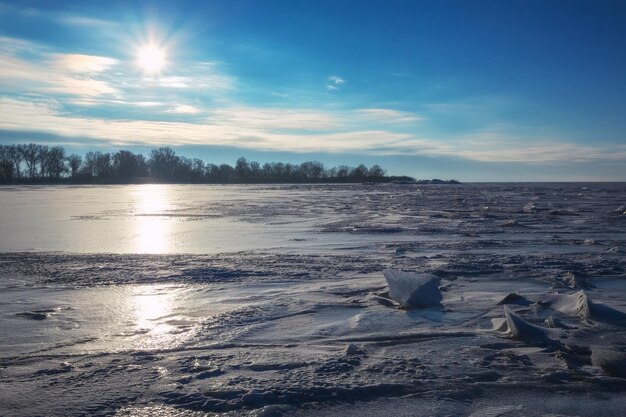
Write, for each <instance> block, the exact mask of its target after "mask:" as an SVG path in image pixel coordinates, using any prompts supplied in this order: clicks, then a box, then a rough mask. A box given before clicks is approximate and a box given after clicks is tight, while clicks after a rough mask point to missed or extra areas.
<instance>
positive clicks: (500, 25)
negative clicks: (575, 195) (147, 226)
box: [0, 0, 626, 181]
mask: <svg viewBox="0 0 626 417" xmlns="http://www.w3.org/2000/svg"><path fill="white" fill-rule="evenodd" d="M148 46H149V47H153V48H156V49H157V50H159V51H162V53H163V55H164V57H165V65H164V66H163V67H162V68H161V69H160V70H158V71H154V72H151V71H147V70H146V66H145V65H144V63H142V62H139V61H138V56H139V55H140V54H141V53H142V51H143V50H145V48H146V47H148ZM625 46H626V3H624V2H622V1H593V2H592V1H545V0H542V1H511V2H502V1H472V2H470V1H396V2H394V1H385V2H382V1H377V2H373V1H315V2H311V1H295V0H292V1H269V0H268V1H263V2H259V1H206V2H197V1H188V2H185V1H177V2H169V1H168V2H165V1H164V2H134V3H132V4H131V2H128V1H115V0H108V1H106V2H103V1H93V2H92V1H81V2H75V1H54V2H51V1H39V2H38V1H21V2H4V3H2V2H0V143H13V142H27V141H33V142H40V143H43V142H45V143H55V144H56V143H58V144H62V145H63V146H65V147H66V148H68V149H69V150H71V151H76V152H84V151H86V150H92V149H96V148H97V149H102V150H116V149H119V148H127V149H132V150H136V151H144V152H145V151H147V150H148V149H150V148H151V147H154V146H165V145H167V146H172V147H174V148H175V149H176V150H177V151H178V152H179V153H181V154H183V155H186V156H190V157H195V156H198V157H202V158H203V159H205V160H207V161H212V162H218V163H221V162H228V163H233V161H234V160H235V159H236V158H237V157H239V156H242V155H243V156H246V157H248V158H249V159H254V160H258V161H261V162H265V161H273V160H282V161H289V162H302V161H305V160H311V159H317V160H320V161H322V162H324V163H326V164H329V165H335V164H340V163H347V164H353V165H354V164H357V163H360V162H364V163H366V164H373V163H379V164H381V165H383V166H384V167H385V168H387V169H388V171H389V172H390V173H394V174H408V175H412V176H416V177H419V178H431V177H443V178H457V179H460V180H463V181H537V180H540V181H541V180H545V181H551V180H571V181H578V180H609V181H624V180H626V169H625V168H626V137H625V135H624V132H626V117H624V115H625V114H626V47H625Z"/></svg>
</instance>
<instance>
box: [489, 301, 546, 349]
mask: <svg viewBox="0 0 626 417" xmlns="http://www.w3.org/2000/svg"><path fill="white" fill-rule="evenodd" d="M504 316H505V317H506V327H507V333H509V334H510V335H511V336H513V337H514V338H515V339H519V340H522V341H524V342H529V343H533V342H534V343H536V342H542V343H543V342H550V339H549V338H548V335H547V333H548V330H547V329H543V328H541V327H539V326H535V325H534V324H531V323H529V322H527V321H526V320H524V319H523V318H521V317H520V316H518V315H517V314H515V313H513V312H512V311H511V310H509V308H508V307H507V306H504ZM502 327H503V326H501V328H502Z"/></svg>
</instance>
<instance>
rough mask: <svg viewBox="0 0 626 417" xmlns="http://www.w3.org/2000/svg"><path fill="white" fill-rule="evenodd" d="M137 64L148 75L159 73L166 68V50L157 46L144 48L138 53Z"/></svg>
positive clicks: (151, 45)
mask: <svg viewBox="0 0 626 417" xmlns="http://www.w3.org/2000/svg"><path fill="white" fill-rule="evenodd" d="M137 64H138V65H139V67H140V68H141V69H142V70H143V71H144V72H145V73H147V74H155V73H158V72H160V71H161V70H162V69H163V67H164V66H165V50H164V49H163V48H160V47H159V46H157V45H155V44H149V45H145V46H142V47H141V48H139V50H138V52H137Z"/></svg>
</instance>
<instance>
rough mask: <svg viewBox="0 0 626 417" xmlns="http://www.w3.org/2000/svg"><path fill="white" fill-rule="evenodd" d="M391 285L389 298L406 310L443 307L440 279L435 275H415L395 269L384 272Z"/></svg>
mask: <svg viewBox="0 0 626 417" xmlns="http://www.w3.org/2000/svg"><path fill="white" fill-rule="evenodd" d="M383 274H384V276H385V279H386V280H387V284H388V285H389V296H390V297H391V298H392V299H394V300H396V301H397V302H398V303H400V305H402V306H403V307H406V308H426V307H439V306H441V299H442V297H441V291H439V277H437V276H436V275H433V274H415V273H411V272H403V271H398V270H395V269H386V270H385V271H384V272H383Z"/></svg>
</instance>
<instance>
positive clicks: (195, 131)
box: [0, 98, 626, 164]
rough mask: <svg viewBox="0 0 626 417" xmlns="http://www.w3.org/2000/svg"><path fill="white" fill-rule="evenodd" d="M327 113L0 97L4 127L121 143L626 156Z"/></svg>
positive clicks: (478, 157)
mask: <svg viewBox="0 0 626 417" xmlns="http://www.w3.org/2000/svg"><path fill="white" fill-rule="evenodd" d="M358 113H359V111H354V112H352V114H358ZM281 115H282V116H283V117H282V118H281V119H280V120H277V119H276V117H279V116H281ZM327 117H329V114H324V113H316V112H315V111H312V110H307V111H303V112H302V113H301V114H300V113H298V111H297V110H291V113H289V112H286V113H283V110H276V112H275V113H272V112H271V111H268V110H267V109H254V108H244V109H242V108H232V109H228V110H226V109H224V110H220V111H217V112H213V113H212V114H211V115H210V116H209V117H207V118H206V119H205V120H204V122H202V123H189V122H169V121H168V122H166V121H149V120H114V119H98V118H86V117H76V116H68V115H65V114H63V112H62V110H61V109H60V108H59V107H58V106H55V104H54V103H53V102H52V103H51V102H49V101H41V102H31V101H24V100H15V99H10V98H1V99H0V129H2V130H7V131H21V132H39V133H45V134H53V135H58V136H61V137H66V138H70V139H71V138H90V139H94V140H101V141H103V142H105V143H111V144H116V145H125V144H126V145H137V144H147V145H154V146H180V145H206V146H229V147H238V148H242V149H255V150H266V151H284V152H293V153H307V152H316V153H319V152H322V153H360V154H369V155H404V156H407V155H415V156H427V157H444V158H456V159H465V160H472V161H480V162H516V163H527V164H544V163H563V162H590V161H626V146H621V147H620V146H613V147H591V146H582V145H577V144H572V143H559V142H554V141H553V142H549V143H538V142H531V141H526V142H524V141H516V140H511V139H507V138H502V137H495V136H480V135H477V136H471V137H465V138H463V137H461V138H456V139H453V140H448V141H441V140H433V139H429V138H420V137H417V136H416V135H414V134H409V133H405V132H396V131H391V130H385V129H383V128H380V127H374V128H371V129H358V128H355V126H352V127H353V129H351V130H350V129H340V128H339V127H340V126H339V125H335V123H339V122H340V120H339V119H333V118H332V117H330V118H328V119H326V118H327ZM279 123H284V124H286V125H287V126H292V127H293V128H294V131H286V130H285V129H284V128H283V129H278V127H281V126H280V125H279ZM319 123H327V124H326V128H327V129H325V130H315V129H312V127H314V126H319ZM303 126H304V127H309V128H310V129H309V130H310V131H306V130H307V129H302V127H303ZM347 127H350V126H347ZM333 128H334V129H335V130H333ZM296 130H302V131H301V132H298V131H296Z"/></svg>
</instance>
